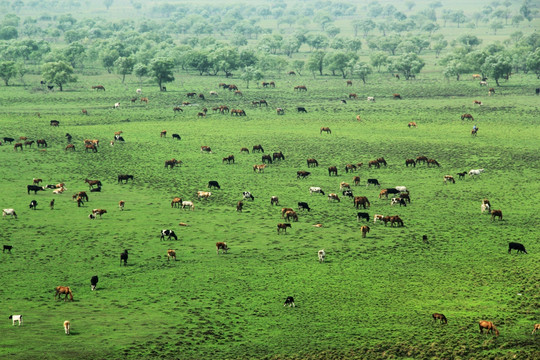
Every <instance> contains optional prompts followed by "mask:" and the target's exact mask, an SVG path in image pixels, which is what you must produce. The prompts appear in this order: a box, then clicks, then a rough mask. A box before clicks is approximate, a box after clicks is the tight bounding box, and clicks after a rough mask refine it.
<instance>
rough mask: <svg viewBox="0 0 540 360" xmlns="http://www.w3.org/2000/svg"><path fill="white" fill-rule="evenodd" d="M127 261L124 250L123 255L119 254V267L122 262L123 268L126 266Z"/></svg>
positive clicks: (126, 254)
mask: <svg viewBox="0 0 540 360" xmlns="http://www.w3.org/2000/svg"><path fill="white" fill-rule="evenodd" d="M127 260H128V251H127V250H124V252H123V253H121V254H120V265H122V261H123V262H124V266H126V265H127Z"/></svg>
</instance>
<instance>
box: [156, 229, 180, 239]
mask: <svg viewBox="0 0 540 360" xmlns="http://www.w3.org/2000/svg"><path fill="white" fill-rule="evenodd" d="M165 236H167V240H171V238H174V240H178V237H177V236H176V234H175V233H174V231H173V230H161V237H160V240H165Z"/></svg>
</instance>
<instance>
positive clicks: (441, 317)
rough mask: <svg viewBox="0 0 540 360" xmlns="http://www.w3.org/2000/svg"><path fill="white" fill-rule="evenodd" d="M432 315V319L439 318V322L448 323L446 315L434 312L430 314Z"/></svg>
mask: <svg viewBox="0 0 540 360" xmlns="http://www.w3.org/2000/svg"><path fill="white" fill-rule="evenodd" d="M431 316H432V317H433V321H437V320H440V322H441V324H448V320H447V319H446V316H444V315H443V314H438V313H434V314H433V315H431Z"/></svg>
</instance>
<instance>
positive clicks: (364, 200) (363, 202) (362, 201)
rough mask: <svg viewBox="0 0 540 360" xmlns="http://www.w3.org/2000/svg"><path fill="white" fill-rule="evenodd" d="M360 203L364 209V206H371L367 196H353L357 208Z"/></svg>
mask: <svg viewBox="0 0 540 360" xmlns="http://www.w3.org/2000/svg"><path fill="white" fill-rule="evenodd" d="M360 205H362V206H363V207H364V209H365V208H366V207H369V206H371V204H370V203H369V200H368V198H367V197H365V196H355V197H354V207H355V208H357V209H358V207H359V206H360Z"/></svg>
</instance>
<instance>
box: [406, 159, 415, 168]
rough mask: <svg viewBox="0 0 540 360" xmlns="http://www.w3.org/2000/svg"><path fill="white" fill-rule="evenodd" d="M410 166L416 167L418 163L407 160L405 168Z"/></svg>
mask: <svg viewBox="0 0 540 360" xmlns="http://www.w3.org/2000/svg"><path fill="white" fill-rule="evenodd" d="M409 165H412V166H414V167H416V161H414V159H407V160H405V166H407V167H409Z"/></svg>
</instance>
